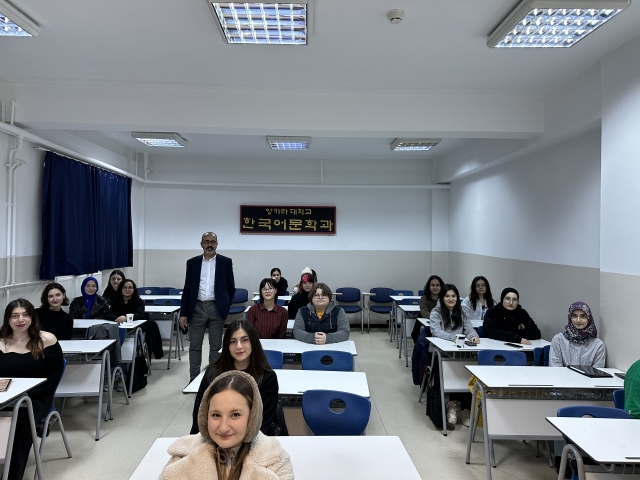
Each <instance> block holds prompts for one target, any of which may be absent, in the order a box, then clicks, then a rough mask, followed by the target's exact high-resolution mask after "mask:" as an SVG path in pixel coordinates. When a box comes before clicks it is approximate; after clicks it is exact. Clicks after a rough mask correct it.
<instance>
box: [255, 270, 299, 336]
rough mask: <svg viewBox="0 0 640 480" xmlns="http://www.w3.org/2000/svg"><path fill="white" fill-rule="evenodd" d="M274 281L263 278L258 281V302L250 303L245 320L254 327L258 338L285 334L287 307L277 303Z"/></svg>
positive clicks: (287, 318)
mask: <svg viewBox="0 0 640 480" xmlns="http://www.w3.org/2000/svg"><path fill="white" fill-rule="evenodd" d="M277 300H278V292H277V290H276V286H275V281H274V280H273V279H271V278H263V279H262V281H261V282H260V303H258V304H256V305H252V306H251V308H250V309H249V312H248V313H247V320H249V323H251V325H253V326H254V327H256V330H257V331H258V336H259V337H260V338H284V337H285V336H286V334H287V322H288V320H289V317H288V316H287V309H286V308H284V307H281V306H280V305H278V303H277Z"/></svg>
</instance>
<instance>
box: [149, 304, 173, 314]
mask: <svg viewBox="0 0 640 480" xmlns="http://www.w3.org/2000/svg"><path fill="white" fill-rule="evenodd" d="M178 310H180V305H145V306H144V311H145V312H147V313H173V312H176V311H178Z"/></svg>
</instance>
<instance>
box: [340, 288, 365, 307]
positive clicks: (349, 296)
mask: <svg viewBox="0 0 640 480" xmlns="http://www.w3.org/2000/svg"><path fill="white" fill-rule="evenodd" d="M336 293H340V294H341V295H336V297H335V299H336V300H337V301H338V302H345V303H354V302H359V301H360V289H358V288H355V287H341V288H338V289H336Z"/></svg>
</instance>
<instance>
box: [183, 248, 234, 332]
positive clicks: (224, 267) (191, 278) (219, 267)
mask: <svg viewBox="0 0 640 480" xmlns="http://www.w3.org/2000/svg"><path fill="white" fill-rule="evenodd" d="M201 270H202V255H198V256H197V257H193V258H190V259H189V260H187V274H186V276H185V279H184V288H183V289H182V300H181V301H180V316H181V317H187V321H188V322H191V317H193V312H194V311H195V310H196V301H197V300H198V289H199V288H200V271H201ZM214 294H215V296H216V308H217V309H218V315H220V318H222V319H223V320H225V319H226V318H227V315H229V307H230V306H231V302H232V301H233V296H234V295H235V294H236V284H235V281H234V280H233V263H232V262H231V259H230V258H229V257H225V256H223V255H220V254H216V283H215V286H214Z"/></svg>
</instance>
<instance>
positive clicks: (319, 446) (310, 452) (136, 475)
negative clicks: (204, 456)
mask: <svg viewBox="0 0 640 480" xmlns="http://www.w3.org/2000/svg"><path fill="white" fill-rule="evenodd" d="M176 440H177V438H158V439H156V441H155V442H154V443H153V445H152V446H151V448H150V449H149V451H148V452H147V454H146V455H145V456H144V458H143V459H142V461H141V462H140V464H139V465H138V468H136V470H135V471H134V472H133V475H131V477H130V480H157V478H158V477H159V476H160V474H161V472H162V469H163V468H164V466H165V465H166V464H167V462H168V461H169V458H170V457H169V454H168V453H167V449H168V448H169V446H170V445H171V444H172V443H173V442H175V441H176ZM278 441H279V442H280V445H282V448H284V449H285V450H286V452H287V453H288V454H289V457H290V458H291V464H292V465H293V473H294V474H295V477H296V480H326V479H331V480H378V479H389V478H398V479H402V480H420V475H419V474H418V471H417V470H416V467H415V466H414V465H413V462H412V461H411V458H409V454H408V453H407V451H406V449H405V448H404V445H402V442H401V441H400V438H398V437H366V436H344V437H278ZM382 452H384V453H382Z"/></svg>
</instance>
